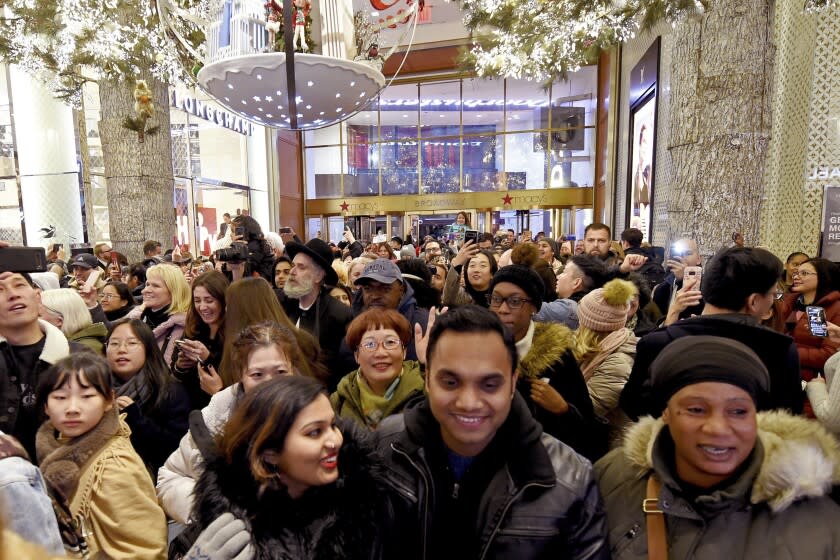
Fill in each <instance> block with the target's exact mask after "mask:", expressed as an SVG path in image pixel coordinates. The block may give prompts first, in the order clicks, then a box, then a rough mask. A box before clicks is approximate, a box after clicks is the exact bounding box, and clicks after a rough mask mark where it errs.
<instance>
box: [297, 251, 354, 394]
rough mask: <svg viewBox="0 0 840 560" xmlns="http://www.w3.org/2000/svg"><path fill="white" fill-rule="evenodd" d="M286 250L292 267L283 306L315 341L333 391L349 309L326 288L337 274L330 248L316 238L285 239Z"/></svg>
mask: <svg viewBox="0 0 840 560" xmlns="http://www.w3.org/2000/svg"><path fill="white" fill-rule="evenodd" d="M286 253H287V254H288V256H289V257H290V258H291V259H292V270H291V272H290V273H289V279H288V280H286V285H285V286H284V287H283V292H284V293H285V295H286V298H285V299H284V301H283V308H284V309H285V311H286V314H287V315H288V316H289V319H291V321H292V323H294V324H295V325H296V326H297V327H298V328H301V329H303V330H305V331H307V332H309V333H311V334H312V336H314V337H315V338H316V339H317V340H318V343H319V344H320V345H321V352H322V354H321V356H322V360H323V362H324V364H325V365H326V366H327V369H328V371H329V372H330V379H329V380H328V385H329V389H330V391H333V390H335V388H336V386H337V385H338V382H339V380H340V379H341V375H342V373H343V371H342V368H341V367H340V366H338V363H339V360H338V349H339V347H340V346H341V341H342V340H343V339H344V335H345V334H346V333H347V325H348V324H349V323H350V321H352V320H353V312H352V311H351V309H350V308H349V307H348V306H346V305H344V304H343V303H341V302H340V301H338V300H337V299H335V298H333V297H332V296H331V295H330V289H331V288H332V287H333V286H335V285H336V284H338V275H337V274H336V273H335V270H333V268H332V261H333V253H332V250H331V249H330V248H329V246H328V245H327V244H326V243H325V242H324V241H322V240H320V239H317V238H316V239H310V240H309V241H308V242H307V243H306V245H303V244H301V243H297V242H295V241H292V242H289V243H288V244H286Z"/></svg>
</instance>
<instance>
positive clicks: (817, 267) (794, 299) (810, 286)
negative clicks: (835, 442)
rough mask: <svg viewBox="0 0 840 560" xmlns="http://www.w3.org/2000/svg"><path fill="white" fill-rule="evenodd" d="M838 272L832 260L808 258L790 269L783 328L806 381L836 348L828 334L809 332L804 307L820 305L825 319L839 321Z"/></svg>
mask: <svg viewBox="0 0 840 560" xmlns="http://www.w3.org/2000/svg"><path fill="white" fill-rule="evenodd" d="M837 274H838V273H837V269H836V265H835V264H834V263H832V262H831V261H829V260H826V259H820V258H813V259H808V260H807V261H805V262H804V263H802V264H800V265H799V268H797V269H796V270H795V271H794V272H793V285H792V286H791V288H790V293H789V294H786V295H785V296H784V298H783V300H782V301H783V303H784V306H783V316H784V317H785V329H786V332H787V334H788V335H790V336H791V337H793V340H794V342H795V343H796V348H797V350H799V363H800V367H801V369H800V373H801V375H802V379H804V380H805V381H810V380H812V379H813V378H814V377H816V376H817V373H820V372H822V370H823V367H824V366H825V361H826V360H827V359H828V358H830V357H831V356H832V355H833V354H834V353H835V352H836V351H837V348H838V345H837V344H836V343H835V342H833V341H831V340H830V339H829V338H826V337H822V336H815V335H814V334H813V333H811V329H810V326H809V321H808V309H807V308H808V307H810V306H817V307H821V308H823V310H824V313H825V319H826V320H827V321H829V322H831V323H835V324H837V323H838V322H840V291H838V290H837V289H836V284H835V283H836V279H837ZM806 412H807V410H806Z"/></svg>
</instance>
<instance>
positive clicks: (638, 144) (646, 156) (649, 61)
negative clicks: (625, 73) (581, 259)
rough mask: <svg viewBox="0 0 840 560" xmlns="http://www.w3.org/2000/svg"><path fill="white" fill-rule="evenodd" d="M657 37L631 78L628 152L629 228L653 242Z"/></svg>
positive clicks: (657, 71)
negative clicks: (652, 211)
mask: <svg viewBox="0 0 840 560" xmlns="http://www.w3.org/2000/svg"><path fill="white" fill-rule="evenodd" d="M659 43H660V40H659V38H658V37H657V38H656V40H655V41H654V42H653V44H652V45H651V46H650V48H649V49H648V50H647V52H646V53H645V55H644V56H643V57H642V59H641V60H640V61H639V62H638V64H636V66H634V67H633V71H632V72H631V74H630V146H629V150H628V154H629V158H628V166H629V169H628V174H627V179H628V185H627V200H628V204H627V224H628V226H629V227H631V228H636V229H639V230H641V231H642V236H643V240H644V241H650V239H651V223H650V222H651V207H652V206H653V196H654V179H655V177H654V172H655V170H656V161H655V160H656V105H657V103H656V82H657V78H658V74H659Z"/></svg>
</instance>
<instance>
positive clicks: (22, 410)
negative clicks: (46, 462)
mask: <svg viewBox="0 0 840 560" xmlns="http://www.w3.org/2000/svg"><path fill="white" fill-rule="evenodd" d="M38 326H39V327H40V328H41V331H42V332H43V333H44V335H45V337H46V340H45V341H44V348H43V350H41V355H40V357H39V358H38V363H37V365H36V366H35V369H34V371H20V369H19V368H17V367H15V365H14V364H15V359H14V355H13V353H12V349H11V346H10V344H9V342H8V341H7V340H6V338H5V337H3V336H0V431H3V432H5V433H7V434H9V435H12V436H15V437H16V438H17V439H18V441H20V443H21V444H22V445H23V447H24V448H25V449H26V451H27V453H29V456H30V457H35V432H37V431H38V428H39V427H40V426H41V422H42V421H43V417H44V413H43V411H41V410H38V409H37V408H36V407H35V388H36V387H37V386H38V383H39V382H40V380H41V377H42V376H43V374H44V372H45V371H46V370H47V369H48V368H49V367H50V366H51V365H52V364H54V363H56V362H57V361H58V360H60V359H61V358H64V357H66V356H69V355H70V352H71V350H72V351H78V350H82V349H84V346H82V345H80V344H77V343H75V342H73V343H70V342H68V341H67V338H66V337H65V336H64V333H62V332H61V330H59V329H58V328H57V327H55V326H53V325H51V324H49V323H47V322H46V321H44V320H41V319H39V320H38Z"/></svg>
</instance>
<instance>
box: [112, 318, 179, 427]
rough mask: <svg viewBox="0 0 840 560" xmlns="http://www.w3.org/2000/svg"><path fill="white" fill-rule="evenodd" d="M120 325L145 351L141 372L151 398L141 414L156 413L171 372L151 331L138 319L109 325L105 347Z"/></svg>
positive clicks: (165, 391) (170, 380) (170, 381)
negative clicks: (129, 330)
mask: <svg viewBox="0 0 840 560" xmlns="http://www.w3.org/2000/svg"><path fill="white" fill-rule="evenodd" d="M122 325H128V328H129V329H131V332H132V334H134V336H136V337H137V340H139V341H140V342H141V343H142V344H143V348H144V349H145V351H146V363H145V364H143V368H142V371H144V372H145V374H146V382H147V383H148V384H149V388H150V389H151V397H150V398H149V402H148V403H146V410H143V412H144V413H149V412H153V411H157V410H158V409H159V408H160V404H161V402H162V401H163V399H164V397H165V396H166V393H167V389H169V384H170V383H172V381H173V378H172V372H171V371H169V366H167V365H166V360H164V358H163V353H162V352H161V351H160V348H159V347H158V345H157V340H155V335H154V333H153V332H152V329H150V328H149V325H147V324H146V323H144V322H143V321H141V320H140V319H121V320H119V321H117V322H116V323H113V324H112V325H111V331H110V332H109V333H108V339H107V340H106V341H105V345H106V347H107V345H108V343H109V342H110V341H111V337H112V336H113V335H114V331H115V330H117V327H121V326H122ZM137 373H140V372H137Z"/></svg>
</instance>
